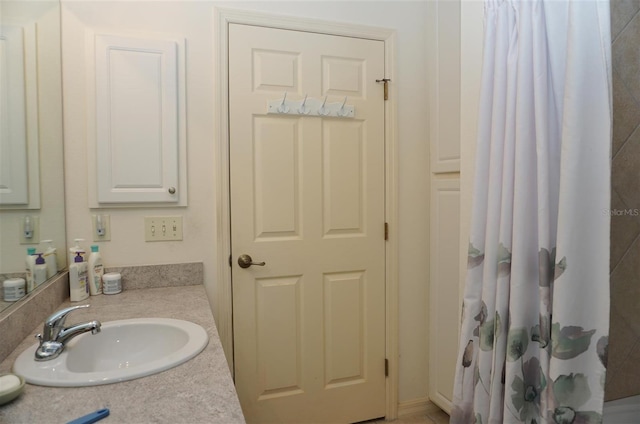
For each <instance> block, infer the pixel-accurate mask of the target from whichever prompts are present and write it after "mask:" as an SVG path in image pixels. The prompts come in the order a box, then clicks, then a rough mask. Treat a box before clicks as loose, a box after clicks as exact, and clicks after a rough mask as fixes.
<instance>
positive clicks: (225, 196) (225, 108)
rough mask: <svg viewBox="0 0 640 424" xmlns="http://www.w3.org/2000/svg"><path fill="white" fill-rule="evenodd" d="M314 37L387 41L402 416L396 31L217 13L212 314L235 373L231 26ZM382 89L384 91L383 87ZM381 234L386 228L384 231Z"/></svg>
mask: <svg viewBox="0 0 640 424" xmlns="http://www.w3.org/2000/svg"><path fill="white" fill-rule="evenodd" d="M232 23H236V24H244V25H254V26H261V27H269V28H277V29H287V30H295V31H306V32H315V33H320V34H328V35H338V36H347V37H357V38H365V39H370V40H376V41H382V42H384V55H385V58H384V61H385V72H386V75H380V76H374V75H371V76H370V77H375V78H389V79H390V80H391V83H390V84H389V100H387V101H385V104H384V116H385V118H384V121H385V134H384V143H385V221H386V222H387V223H388V225H389V238H388V241H387V242H386V243H385V262H386V264H385V265H386V266H385V269H386V272H385V286H386V288H385V291H386V293H385V294H386V296H385V304H386V306H385V322H386V331H385V333H386V336H385V355H386V358H387V359H388V361H389V375H388V377H387V379H386V419H387V420H393V419H396V418H397V416H398V375H399V373H398V333H399V328H398V148H397V139H398V137H397V102H396V98H397V94H396V90H395V75H396V69H395V62H396V61H395V43H396V32H395V31H394V30H391V29H387V28H379V27H372V26H364V25H355V24H346V23H339V22H331V21H324V20H318V19H309V18H302V17H297V16H296V17H294V16H287V15H276V14H270V13H263V12H255V11H249V10H240V9H231V8H223V7H214V8H213V24H214V29H213V33H214V43H213V45H214V73H215V74H214V116H213V124H214V125H215V129H214V133H215V134H216V136H215V139H214V142H215V155H216V157H215V158H214V164H215V170H214V175H215V179H216V180H215V200H216V208H215V214H216V257H215V263H216V272H215V278H216V280H215V284H214V288H213V293H211V291H210V293H209V297H210V298H212V299H213V313H214V317H215V319H216V324H217V327H218V333H219V335H220V341H221V342H222V346H223V348H224V351H225V354H226V358H227V362H228V365H229V368H230V369H231V372H232V373H233V369H234V364H233V310H232V302H233V299H232V290H231V267H230V266H229V264H230V263H229V258H230V255H231V220H230V211H231V205H230V189H229V182H230V181H229V75H228V70H229V67H228V65H229V55H228V53H229V51H228V46H229V44H228V38H229V37H228V34H229V24H232ZM381 89H382V88H381ZM381 230H382V229H381Z"/></svg>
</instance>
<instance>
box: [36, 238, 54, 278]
mask: <svg viewBox="0 0 640 424" xmlns="http://www.w3.org/2000/svg"><path fill="white" fill-rule="evenodd" d="M40 243H47V244H48V246H47V248H46V249H45V250H44V253H43V254H42V256H44V262H45V263H46V264H47V278H51V277H53V276H54V275H56V273H57V272H58V256H57V255H56V248H55V247H53V244H52V243H53V240H42V241H41V242H40Z"/></svg>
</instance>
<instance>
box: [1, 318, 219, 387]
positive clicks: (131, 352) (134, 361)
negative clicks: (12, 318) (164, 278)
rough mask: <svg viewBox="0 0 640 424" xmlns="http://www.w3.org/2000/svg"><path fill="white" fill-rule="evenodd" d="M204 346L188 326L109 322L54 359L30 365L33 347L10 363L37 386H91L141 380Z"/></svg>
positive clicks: (165, 321) (203, 336)
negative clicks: (100, 329) (99, 330)
mask: <svg viewBox="0 0 640 424" xmlns="http://www.w3.org/2000/svg"><path fill="white" fill-rule="evenodd" d="M208 342H209V337H208V336H207V333H206V331H205V330H204V328H202V327H201V326H199V325H197V324H194V323H192V322H189V321H182V320H177V319H169V318H138V319H127V320H120V321H110V322H105V323H103V324H102V331H101V332H100V333H98V334H95V335H92V334H91V333H85V334H82V335H80V336H77V337H76V338H74V339H72V340H71V341H69V343H67V346H66V348H65V350H64V351H63V352H62V353H61V354H60V356H58V357H57V358H55V359H52V360H50V361H44V362H37V361H35V360H34V353H35V351H36V349H37V347H38V343H36V344H34V345H33V346H31V347H29V348H28V349H26V350H25V351H24V352H22V353H21V354H20V356H18V359H16V362H15V363H14V364H13V372H14V373H16V374H18V375H21V376H23V377H24V378H25V380H26V381H27V383H31V384H37V385H40V386H57V387H74V386H97V385H100V384H110V383H117V382H120V381H126V380H133V379H134V378H140V377H145V376H147V375H151V374H156V373H159V372H161V371H164V370H167V369H169V368H173V367H175V366H177V365H180V364H182V363H184V362H186V361H188V360H189V359H191V358H193V357H194V356H196V355H197V354H198V353H200V352H201V351H202V349H204V348H205V346H206V345H207V343H208Z"/></svg>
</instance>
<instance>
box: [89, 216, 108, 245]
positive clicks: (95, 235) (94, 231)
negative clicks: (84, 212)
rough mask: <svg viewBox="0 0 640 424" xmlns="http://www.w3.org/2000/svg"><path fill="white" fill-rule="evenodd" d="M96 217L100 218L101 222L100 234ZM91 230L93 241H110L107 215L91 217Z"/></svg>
mask: <svg viewBox="0 0 640 424" xmlns="http://www.w3.org/2000/svg"><path fill="white" fill-rule="evenodd" d="M98 217H100V220H101V222H102V234H101V233H100V232H99V231H98ZM91 228H92V232H91V234H93V241H111V220H110V218H109V215H105V214H97V215H91Z"/></svg>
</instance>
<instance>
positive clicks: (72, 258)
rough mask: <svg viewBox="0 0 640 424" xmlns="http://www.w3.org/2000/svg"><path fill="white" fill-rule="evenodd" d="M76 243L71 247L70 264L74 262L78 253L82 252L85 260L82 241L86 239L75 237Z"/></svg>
mask: <svg viewBox="0 0 640 424" xmlns="http://www.w3.org/2000/svg"><path fill="white" fill-rule="evenodd" d="M73 241H74V243H75V244H76V245H75V246H73V247H70V248H69V264H73V262H74V261H75V260H76V253H78V252H80V254H81V256H82V260H83V261H84V260H85V259H84V252H85V251H84V249H83V248H81V247H80V242H81V241H84V239H81V238H77V239H73Z"/></svg>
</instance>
